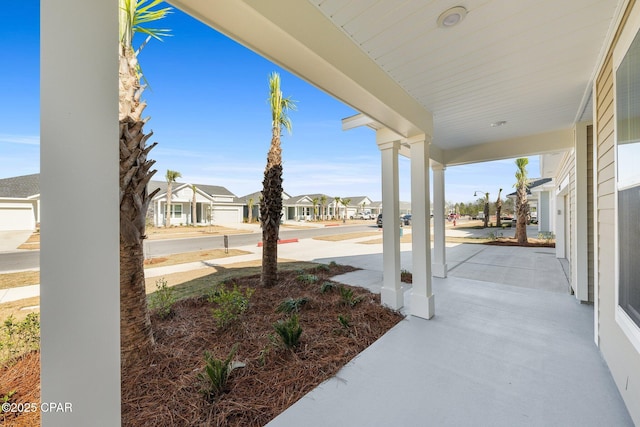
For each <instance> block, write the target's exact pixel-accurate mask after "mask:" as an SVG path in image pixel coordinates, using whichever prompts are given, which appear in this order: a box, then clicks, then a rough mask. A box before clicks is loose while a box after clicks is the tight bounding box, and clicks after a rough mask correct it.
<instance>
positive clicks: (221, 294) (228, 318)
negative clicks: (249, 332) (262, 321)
mask: <svg viewBox="0 0 640 427" xmlns="http://www.w3.org/2000/svg"><path fill="white" fill-rule="evenodd" d="M253 292H254V289H251V288H247V289H246V290H245V291H244V293H242V291H240V290H239V289H238V285H236V284H234V285H233V289H232V290H227V289H226V288H225V287H224V285H218V286H217V287H216V288H215V290H214V291H213V292H211V293H210V294H209V301H210V302H212V303H214V304H217V307H214V308H213V309H212V310H211V313H212V314H213V317H214V319H216V323H217V325H218V327H219V328H226V327H227V326H229V324H231V323H232V322H234V321H236V320H237V319H238V318H239V317H240V316H241V315H242V314H243V313H244V312H245V311H246V310H247V308H249V300H250V299H251V295H253Z"/></svg>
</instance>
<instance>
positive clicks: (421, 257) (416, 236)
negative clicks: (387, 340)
mask: <svg viewBox="0 0 640 427" xmlns="http://www.w3.org/2000/svg"><path fill="white" fill-rule="evenodd" d="M407 142H408V143H409V144H410V146H411V238H412V240H411V242H412V243H411V250H412V266H413V269H412V271H411V273H412V276H413V282H412V283H413V285H412V291H411V314H412V315H413V316H418V317H422V318H424V319H431V318H432V317H433V315H434V314H435V301H434V296H433V294H432V292H431V227H430V223H431V216H430V210H431V203H430V200H429V193H430V191H429V187H430V185H429V145H428V144H429V142H430V141H425V136H424V135H421V136H420V137H419V138H415V139H411V140H409V141H407Z"/></svg>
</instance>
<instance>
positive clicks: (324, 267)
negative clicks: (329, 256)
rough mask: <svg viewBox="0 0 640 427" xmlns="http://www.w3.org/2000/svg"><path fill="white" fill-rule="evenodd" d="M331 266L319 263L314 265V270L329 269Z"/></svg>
mask: <svg viewBox="0 0 640 427" xmlns="http://www.w3.org/2000/svg"><path fill="white" fill-rule="evenodd" d="M330 270H331V267H329V266H328V265H327V264H319V265H318V266H317V267H316V271H330Z"/></svg>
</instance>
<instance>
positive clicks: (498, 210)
mask: <svg viewBox="0 0 640 427" xmlns="http://www.w3.org/2000/svg"><path fill="white" fill-rule="evenodd" d="M500 194H502V188H501V189H500V191H498V200H496V227H498V228H500V227H502V221H501V220H500V215H501V213H502V199H501V198H500Z"/></svg>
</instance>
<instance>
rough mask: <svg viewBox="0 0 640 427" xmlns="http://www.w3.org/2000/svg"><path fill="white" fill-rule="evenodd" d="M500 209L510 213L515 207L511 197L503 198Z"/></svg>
mask: <svg viewBox="0 0 640 427" xmlns="http://www.w3.org/2000/svg"><path fill="white" fill-rule="evenodd" d="M502 210H503V211H504V212H505V213H506V214H509V215H512V214H513V213H514V212H515V210H516V208H515V202H514V201H513V199H511V198H509V197H507V198H506V199H505V200H504V203H503V204H502Z"/></svg>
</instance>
